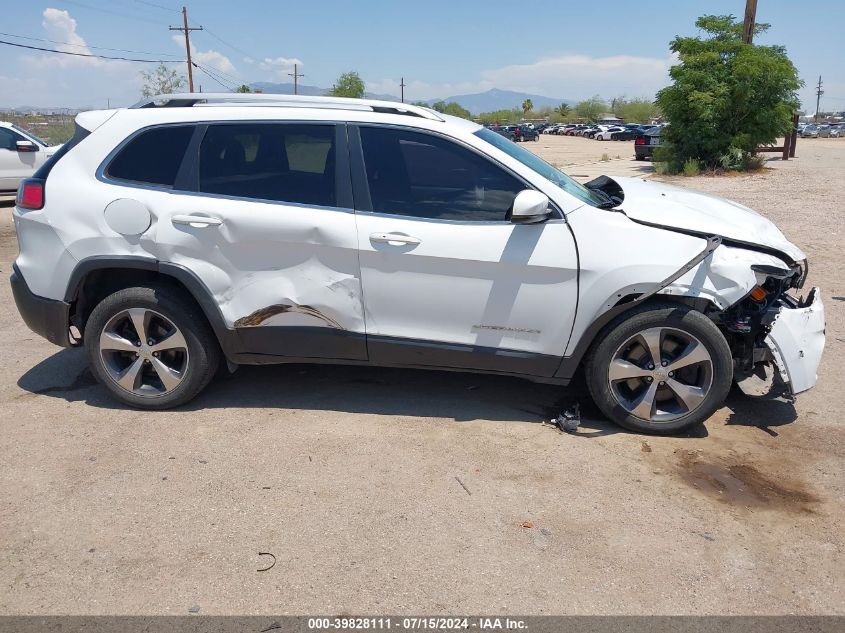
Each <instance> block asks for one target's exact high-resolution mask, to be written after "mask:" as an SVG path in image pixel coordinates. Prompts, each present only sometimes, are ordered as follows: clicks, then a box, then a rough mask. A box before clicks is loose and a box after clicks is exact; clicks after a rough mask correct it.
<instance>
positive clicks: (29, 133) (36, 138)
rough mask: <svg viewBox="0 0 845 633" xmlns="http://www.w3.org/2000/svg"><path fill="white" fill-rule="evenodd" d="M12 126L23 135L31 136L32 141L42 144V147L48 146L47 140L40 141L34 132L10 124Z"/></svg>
mask: <svg viewBox="0 0 845 633" xmlns="http://www.w3.org/2000/svg"><path fill="white" fill-rule="evenodd" d="M12 127H13V128H14V129H16V130H17V131H18V132H21V133H22V134H23V135H24V136H26V137H28V138H31V139H32V140H33V141H35V142H37V143H38V144H39V145H43V146H44V147H50V144H49V143H48V142H47V141H42V140H41V139H40V138H38V137H37V136H35V134H33V133H32V132H30V131H29V130H25V129H23V128H21V127H18V126H17V125H12Z"/></svg>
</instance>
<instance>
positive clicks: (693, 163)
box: [684, 158, 701, 176]
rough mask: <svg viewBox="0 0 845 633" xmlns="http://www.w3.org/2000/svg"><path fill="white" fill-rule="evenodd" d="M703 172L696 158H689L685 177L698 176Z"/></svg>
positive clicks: (685, 167) (685, 163)
mask: <svg viewBox="0 0 845 633" xmlns="http://www.w3.org/2000/svg"><path fill="white" fill-rule="evenodd" d="M700 171H701V164H700V163H699V161H698V160H697V159H695V158H687V159H686V160H685V161H684V176H698V173H699V172H700Z"/></svg>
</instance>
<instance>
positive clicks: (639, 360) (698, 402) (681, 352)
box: [586, 304, 733, 435]
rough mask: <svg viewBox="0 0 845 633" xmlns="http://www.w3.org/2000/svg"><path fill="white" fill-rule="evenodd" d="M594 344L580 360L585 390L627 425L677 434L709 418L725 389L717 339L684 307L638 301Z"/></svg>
mask: <svg viewBox="0 0 845 633" xmlns="http://www.w3.org/2000/svg"><path fill="white" fill-rule="evenodd" d="M597 341H598V343H596V344H595V346H594V348H593V349H592V350H591V355H590V357H589V358H588V360H587V365H586V375H587V385H588V387H589V390H590V394H591V395H592V397H593V400H594V401H595V403H596V405H597V406H598V407H599V409H601V411H602V412H603V413H604V414H605V415H607V416H608V417H609V418H610V419H611V420H613V421H614V422H616V423H618V424H619V425H620V426H623V427H625V428H627V429H631V430H633V431H638V432H643V433H654V434H662V435H666V434H671V433H678V432H680V431H683V430H685V429H688V428H690V427H692V426H694V425H696V424H700V423H702V422H704V421H705V420H706V419H707V418H709V417H710V416H711V415H712V414H713V413H714V412H715V411H716V409H718V408H719V407H720V406H721V405H722V403H723V402H724V400H725V398H726V397H727V394H728V391H729V390H730V387H731V382H732V380H733V360H732V357H731V351H730V348H729V347H728V343H727V341H726V340H725V337H724V336H723V335H722V333H721V332H720V331H719V329H718V328H717V327H716V326H715V324H714V323H713V322H712V321H711V320H710V319H708V318H707V317H706V316H704V315H703V314H701V313H700V312H697V311H695V310H692V309H691V308H689V307H687V306H685V305H682V304H677V305H671V304H663V305H653V306H645V307H643V308H641V309H640V310H637V311H634V312H633V313H630V314H627V315H623V317H620V318H619V319H617V320H616V321H613V322H612V323H611V324H610V325H608V326H607V327H606V328H605V330H604V331H603V332H602V333H601V334H600V335H599V336H598V337H597Z"/></svg>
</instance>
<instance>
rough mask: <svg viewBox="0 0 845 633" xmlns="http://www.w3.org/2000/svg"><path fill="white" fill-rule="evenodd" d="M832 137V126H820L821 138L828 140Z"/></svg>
mask: <svg viewBox="0 0 845 633" xmlns="http://www.w3.org/2000/svg"><path fill="white" fill-rule="evenodd" d="M829 136H830V126H829V125H827V124H824V125H820V126H819V138H828V137H829Z"/></svg>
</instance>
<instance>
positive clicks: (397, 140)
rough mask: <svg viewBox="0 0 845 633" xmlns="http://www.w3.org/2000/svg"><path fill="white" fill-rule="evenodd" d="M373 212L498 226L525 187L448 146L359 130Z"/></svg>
mask: <svg viewBox="0 0 845 633" xmlns="http://www.w3.org/2000/svg"><path fill="white" fill-rule="evenodd" d="M361 142H362V144H363V149H364V162H365V164H366V169H367V181H368V183H369V186H370V197H371V198H372V201H373V210H374V211H379V212H382V213H393V214H399V215H410V216H414V217H419V218H436V219H442V220H475V221H497V220H498V221H502V220H505V219H506V214H507V212H508V210H509V209H510V208H511V206H512V205H513V200H514V198H515V197H516V194H517V193H519V192H520V191H521V190H523V189H525V186H524V185H523V184H522V183H521V182H520V181H519V180H517V179H516V178H514V177H513V176H511V175H510V174H508V173H507V172H506V171H504V170H503V169H501V168H499V167H497V166H496V165H494V164H493V163H491V162H490V161H489V160H486V159H485V158H483V157H481V156H479V155H478V154H476V153H474V152H472V151H470V150H468V149H466V148H464V147H461V146H460V145H458V144H456V143H453V142H452V141H449V140H446V139H442V138H439V137H437V136H432V135H429V134H421V133H418V132H409V131H406V130H397V129H390V128H378V127H362V128H361Z"/></svg>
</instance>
